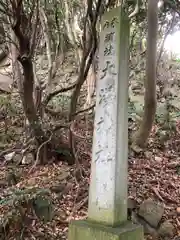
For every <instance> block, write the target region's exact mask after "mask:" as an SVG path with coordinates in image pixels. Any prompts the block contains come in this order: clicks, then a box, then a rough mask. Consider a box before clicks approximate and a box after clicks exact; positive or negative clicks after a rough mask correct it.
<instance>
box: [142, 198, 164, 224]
mask: <svg viewBox="0 0 180 240" xmlns="http://www.w3.org/2000/svg"><path fill="white" fill-rule="evenodd" d="M163 213H164V207H163V206H162V205H160V204H157V203H156V202H155V201H153V200H151V199H147V200H145V201H144V202H143V203H142V204H141V205H140V208H139V211H138V214H139V216H141V217H142V218H143V219H144V220H145V221H146V222H148V223H149V224H150V225H151V226H152V227H154V228H157V226H158V224H159V222H160V220H161V218H162V216H163Z"/></svg>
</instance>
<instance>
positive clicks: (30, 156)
mask: <svg viewBox="0 0 180 240" xmlns="http://www.w3.org/2000/svg"><path fill="white" fill-rule="evenodd" d="M33 162H34V156H33V154H32V153H27V154H26V155H25V156H24V157H23V159H22V164H24V165H28V164H30V163H33Z"/></svg>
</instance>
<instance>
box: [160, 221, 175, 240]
mask: <svg viewBox="0 0 180 240" xmlns="http://www.w3.org/2000/svg"><path fill="white" fill-rule="evenodd" d="M158 233H159V235H160V236H161V237H173V235H174V226H173V224H172V223H171V222H169V221H165V222H163V223H162V224H161V226H160V227H159V230H158Z"/></svg>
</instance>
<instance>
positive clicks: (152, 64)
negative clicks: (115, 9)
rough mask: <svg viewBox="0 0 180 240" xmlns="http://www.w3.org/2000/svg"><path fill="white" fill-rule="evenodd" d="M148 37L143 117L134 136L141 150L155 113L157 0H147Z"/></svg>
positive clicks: (135, 142)
mask: <svg viewBox="0 0 180 240" xmlns="http://www.w3.org/2000/svg"><path fill="white" fill-rule="evenodd" d="M147 19H148V36H147V59H146V78H145V82H144V87H145V96H144V115H143V119H142V124H141V126H140V128H139V131H138V132H137V133H136V134H135V137H134V144H135V145H136V146H138V147H140V148H143V147H144V146H145V145H146V143H147V140H148V137H149V135H150V132H151V129H152V125H153V121H154V117H155V113H156V50H157V47H156V44H157V26H158V8H157V0H148V11H147Z"/></svg>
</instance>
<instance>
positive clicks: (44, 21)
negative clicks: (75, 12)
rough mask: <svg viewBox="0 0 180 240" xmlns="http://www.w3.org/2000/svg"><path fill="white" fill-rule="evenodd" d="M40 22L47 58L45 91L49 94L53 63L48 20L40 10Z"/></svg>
mask: <svg viewBox="0 0 180 240" xmlns="http://www.w3.org/2000/svg"><path fill="white" fill-rule="evenodd" d="M40 21H41V25H42V28H43V32H44V38H45V41H46V53H47V58H48V87H47V91H48V92H50V91H51V88H52V71H53V61H52V55H51V54H52V53H51V38H50V34H49V27H48V20H47V17H46V14H45V12H44V10H43V9H42V8H40Z"/></svg>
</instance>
